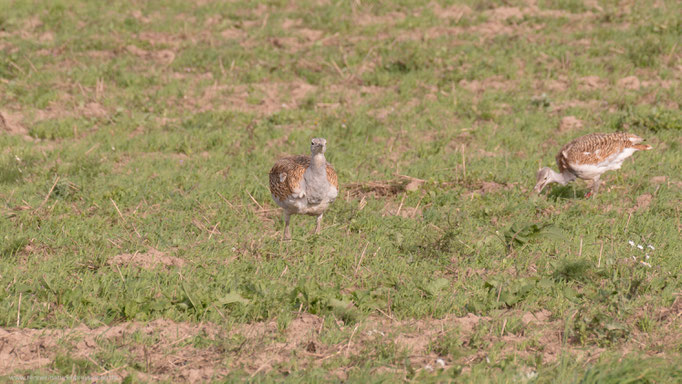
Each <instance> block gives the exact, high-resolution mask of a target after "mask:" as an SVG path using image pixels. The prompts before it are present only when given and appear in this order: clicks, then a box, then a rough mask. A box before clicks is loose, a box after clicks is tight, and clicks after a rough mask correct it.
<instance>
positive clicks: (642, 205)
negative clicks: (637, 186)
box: [632, 193, 653, 211]
mask: <svg viewBox="0 0 682 384" xmlns="http://www.w3.org/2000/svg"><path fill="white" fill-rule="evenodd" d="M652 199H653V196H651V194H650V193H645V194H642V195H639V196H637V202H636V203H635V206H634V208H633V209H632V211H642V210H646V209H647V208H649V205H651V200H652Z"/></svg>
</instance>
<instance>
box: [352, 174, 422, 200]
mask: <svg viewBox="0 0 682 384" xmlns="http://www.w3.org/2000/svg"><path fill="white" fill-rule="evenodd" d="M424 182H425V181H424V180H421V179H416V178H412V177H408V176H402V177H399V178H397V179H393V180H379V181H367V182H361V183H348V184H346V185H344V186H343V188H344V189H345V190H346V191H347V193H348V194H349V196H350V197H364V196H373V197H384V196H395V195H397V194H399V193H401V192H406V191H416V190H418V189H419V188H420V187H421V185H422V184H423V183H424Z"/></svg>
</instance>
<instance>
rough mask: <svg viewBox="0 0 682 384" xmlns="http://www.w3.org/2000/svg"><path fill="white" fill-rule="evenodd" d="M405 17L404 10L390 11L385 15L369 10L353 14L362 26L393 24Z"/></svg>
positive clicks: (356, 21) (354, 18)
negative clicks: (375, 13)
mask: <svg viewBox="0 0 682 384" xmlns="http://www.w3.org/2000/svg"><path fill="white" fill-rule="evenodd" d="M404 19H405V14H404V13H402V12H389V13H386V14H384V15H373V14H371V13H369V12H357V13H356V14H355V15H354V16H353V20H354V22H355V23H357V24H358V25H360V26H362V27H367V26H370V25H382V26H391V25H395V24H396V23H398V22H400V21H402V20H404Z"/></svg>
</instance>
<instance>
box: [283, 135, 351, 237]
mask: <svg viewBox="0 0 682 384" xmlns="http://www.w3.org/2000/svg"><path fill="white" fill-rule="evenodd" d="M326 150H327V140H325V139H320V138H316V139H313V140H312V142H311V143H310V152H311V155H312V156H289V157H283V158H281V159H279V160H277V162H275V165H273V166H272V169H271V170H270V193H271V194H272V198H273V199H274V200H275V202H276V203H277V205H279V206H280V207H282V209H283V210H284V238H285V239H287V240H288V239H291V231H290V230H289V220H290V218H291V215H294V214H303V215H310V216H317V226H316V227H315V233H320V229H321V226H322V215H323V214H324V211H326V210H327V208H329V205H330V204H331V203H333V202H334V200H335V199H336V196H337V195H338V193H339V190H338V188H339V183H338V179H337V177H336V172H335V171H334V168H333V167H332V166H331V164H329V163H327V160H326V159H325V157H324V152H325V151H326Z"/></svg>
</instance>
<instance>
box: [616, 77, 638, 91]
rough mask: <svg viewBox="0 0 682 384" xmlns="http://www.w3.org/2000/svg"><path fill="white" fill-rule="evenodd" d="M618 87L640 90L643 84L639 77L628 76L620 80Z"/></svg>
mask: <svg viewBox="0 0 682 384" xmlns="http://www.w3.org/2000/svg"><path fill="white" fill-rule="evenodd" d="M616 85H618V87H619V88H624V89H630V90H638V89H639V88H640V86H641V82H640V81H639V79H638V78H637V76H628V77H624V78H622V79H620V80H618V83H616Z"/></svg>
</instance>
